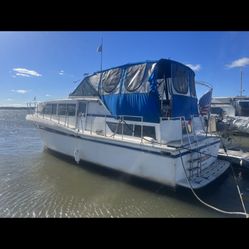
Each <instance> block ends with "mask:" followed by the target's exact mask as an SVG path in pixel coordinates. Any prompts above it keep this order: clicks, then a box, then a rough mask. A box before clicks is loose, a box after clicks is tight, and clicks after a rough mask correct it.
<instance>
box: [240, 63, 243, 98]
mask: <svg viewBox="0 0 249 249" xmlns="http://www.w3.org/2000/svg"><path fill="white" fill-rule="evenodd" d="M242 94H243V87H242V67H241V68H240V97H242Z"/></svg>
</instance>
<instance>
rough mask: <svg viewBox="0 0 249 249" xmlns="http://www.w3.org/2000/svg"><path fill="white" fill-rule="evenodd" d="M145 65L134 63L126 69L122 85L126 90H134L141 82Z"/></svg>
mask: <svg viewBox="0 0 249 249" xmlns="http://www.w3.org/2000/svg"><path fill="white" fill-rule="evenodd" d="M145 69H146V65H145V64H141V65H136V66H132V67H129V68H127V69H126V76H125V80H124V82H125V83H124V85H125V88H126V90H127V91H129V92H134V91H136V90H137V89H138V88H139V87H140V86H141V85H142V83H143V78H144V73H145Z"/></svg>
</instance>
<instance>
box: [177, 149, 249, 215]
mask: <svg viewBox="0 0 249 249" xmlns="http://www.w3.org/2000/svg"><path fill="white" fill-rule="evenodd" d="M180 155H181V162H182V167H183V170H184V173H185V176H186V179H187V181H188V184H189V186H190V189H191V191H192V193H193V195H194V196H195V197H196V199H197V200H198V201H199V202H201V203H202V204H203V205H205V206H207V207H209V208H211V209H213V210H215V211H218V212H220V213H223V214H231V215H233V214H234V215H244V216H245V217H246V218H248V217H249V215H248V214H247V213H246V211H245V206H244V203H243V205H242V206H243V209H244V211H245V212H244V213H243V212H230V211H225V210H222V209H219V208H216V207H214V206H212V205H210V204H208V203H206V202H204V201H203V200H201V198H200V197H199V196H198V195H197V194H196V193H195V191H194V189H193V187H192V185H191V183H190V181H189V179H188V176H187V172H186V168H185V166H184V162H183V159H182V153H181V151H180ZM237 186H238V185H237Z"/></svg>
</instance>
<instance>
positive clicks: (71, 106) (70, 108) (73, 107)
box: [67, 104, 76, 116]
mask: <svg viewBox="0 0 249 249" xmlns="http://www.w3.org/2000/svg"><path fill="white" fill-rule="evenodd" d="M75 110H76V105H75V104H67V114H68V116H75Z"/></svg>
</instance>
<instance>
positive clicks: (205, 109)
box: [199, 89, 212, 115]
mask: <svg viewBox="0 0 249 249" xmlns="http://www.w3.org/2000/svg"><path fill="white" fill-rule="evenodd" d="M211 100H212V89H210V90H209V91H208V92H206V93H205V94H204V95H203V96H202V97H201V98H200V100H199V107H200V114H201V115H208V113H209V111H210V107H211Z"/></svg>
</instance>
